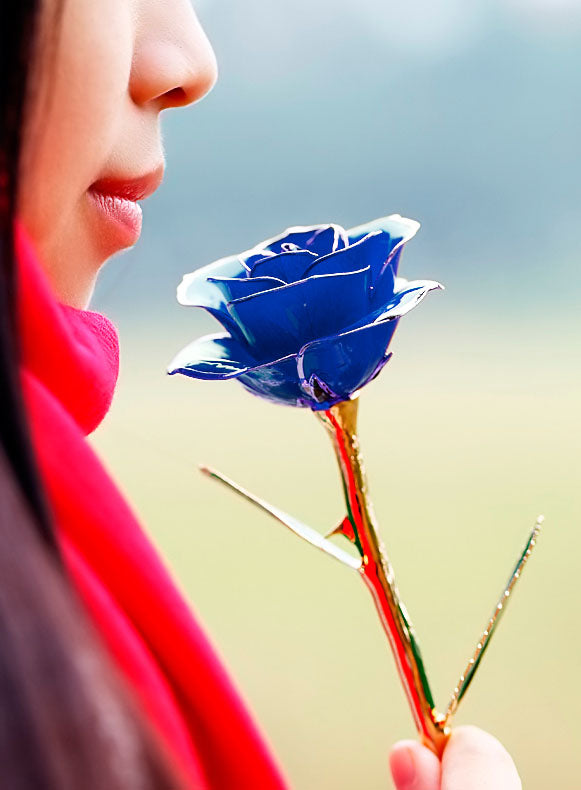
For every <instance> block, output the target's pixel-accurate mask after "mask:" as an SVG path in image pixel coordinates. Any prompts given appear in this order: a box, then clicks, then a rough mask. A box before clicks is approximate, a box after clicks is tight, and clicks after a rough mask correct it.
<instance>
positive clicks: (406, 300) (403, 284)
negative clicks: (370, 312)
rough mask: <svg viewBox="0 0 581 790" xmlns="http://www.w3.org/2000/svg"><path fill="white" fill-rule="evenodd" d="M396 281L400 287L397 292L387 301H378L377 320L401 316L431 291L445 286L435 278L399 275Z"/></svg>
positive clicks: (375, 311)
mask: <svg viewBox="0 0 581 790" xmlns="http://www.w3.org/2000/svg"><path fill="white" fill-rule="evenodd" d="M395 282H396V287H397V288H398V290H397V291H396V293H394V294H393V296H392V297H391V299H389V300H388V301H387V302H386V303H384V304H380V303H378V304H377V309H376V310H374V313H375V314H377V319H376V320H377V321H383V320H384V319H386V318H399V317H400V316H402V315H405V314H406V313H409V311H410V310H413V309H414V307H417V305H419V303H420V302H421V301H422V299H423V298H424V297H425V296H426V294H428V293H429V292H430V291H434V290H436V289H438V288H441V289H443V287H444V286H443V285H440V283H437V282H435V281H434V280H409V281H408V280H404V279H403V278H401V277H398V278H397V279H396V281H395Z"/></svg>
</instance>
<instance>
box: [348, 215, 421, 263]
mask: <svg viewBox="0 0 581 790" xmlns="http://www.w3.org/2000/svg"><path fill="white" fill-rule="evenodd" d="M419 227H420V223H419V222H416V220H414V219H407V218H406V217H401V216H400V215H399V214H390V215H389V216H388V217H380V218H379V219H375V220H373V221H372V222H366V223H365V224H364V225H358V226H357V227H355V228H351V229H350V230H348V231H347V234H348V236H349V242H350V243H351V244H353V243H354V242H357V241H359V240H360V239H362V238H364V237H365V236H367V235H368V234H369V233H374V232H376V231H378V230H379V231H381V232H382V233H384V234H386V235H387V236H388V237H389V239H390V249H389V252H388V259H387V260H388V262H389V263H391V264H392V266H393V270H394V272H395V273H396V274H397V269H398V265H399V259H400V256H401V252H402V250H403V247H404V245H405V244H406V242H408V241H409V240H410V239H411V238H413V237H414V236H415V234H416V233H417V232H418V230H419ZM378 274H379V272H378Z"/></svg>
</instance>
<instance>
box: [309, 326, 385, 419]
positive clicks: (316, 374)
mask: <svg viewBox="0 0 581 790" xmlns="http://www.w3.org/2000/svg"><path fill="white" fill-rule="evenodd" d="M397 324H398V320H397V319H394V320H388V321H379V322H377V323H372V324H366V325H365V326H361V327H358V328H357V329H352V330H350V331H348V332H342V333H341V334H339V335H335V336H334V337H326V338H323V339H322V340H315V341H314V342H312V343H307V344H306V345H305V346H304V347H303V348H302V349H301V350H300V352H299V355H298V362H297V367H298V371H299V377H300V380H301V387H302V389H303V391H304V393H305V394H306V395H307V396H308V397H309V398H310V399H311V401H312V408H314V409H326V408H329V406H331V405H332V404H333V403H338V402H339V401H341V400H347V399H348V398H349V397H351V395H353V393H355V392H357V390H359V389H361V387H363V386H364V385H365V384H367V382H368V381H370V380H371V379H372V378H374V377H375V376H376V375H377V372H378V368H380V366H383V365H384V364H385V361H386V352H387V347H388V346H389V343H390V341H391V338H392V337H393V334H394V332H395V330H396V327H397Z"/></svg>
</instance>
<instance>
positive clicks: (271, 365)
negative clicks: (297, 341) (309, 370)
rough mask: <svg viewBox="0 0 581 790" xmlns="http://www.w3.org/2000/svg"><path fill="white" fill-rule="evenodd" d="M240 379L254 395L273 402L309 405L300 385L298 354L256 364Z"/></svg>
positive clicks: (287, 404) (288, 404)
mask: <svg viewBox="0 0 581 790" xmlns="http://www.w3.org/2000/svg"><path fill="white" fill-rule="evenodd" d="M238 381H240V383H241V384H243V385H244V387H246V389H247V390H249V391H250V392H252V393H253V394H254V395H259V396H260V397H261V398H266V400H269V401H272V402H273V403H281V404H284V405H286V406H306V405H308V404H307V402H306V397H305V394H304V393H303V391H302V390H301V387H300V385H299V377H298V374H297V358H296V354H291V355H289V356H287V357H284V358H282V359H277V360H275V361H274V362H268V363H266V364H264V365H256V366H255V367H253V368H251V369H249V370H248V371H246V372H245V373H243V374H242V375H241V376H240V377H239V379H238Z"/></svg>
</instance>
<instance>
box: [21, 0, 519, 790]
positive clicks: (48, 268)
mask: <svg viewBox="0 0 581 790" xmlns="http://www.w3.org/2000/svg"><path fill="white" fill-rule="evenodd" d="M61 5H62V8H61V9H60V11H61V16H60V18H58V21H57V12H58V11H59V8H60V6H61ZM55 31H57V35H56V36H55ZM35 58H36V61H35V63H34V65H33V79H32V94H31V96H30V99H29V106H28V112H27V119H26V126H25V133H24V144H23V157H22V164H21V178H20V184H21V191H20V195H19V211H18V214H19V218H20V221H21V222H22V224H23V225H24V227H25V229H26V230H27V231H28V234H29V236H30V238H31V240H32V242H33V244H34V246H35V248H36V251H37V253H38V256H39V259H40V262H41V264H42V266H43V268H44V270H45V272H46V274H47V276H48V278H49V281H50V283H51V285H52V287H53V290H54V291H55V294H56V295H57V297H58V298H59V299H60V300H61V301H62V302H64V303H67V304H70V305H72V306H74V307H79V308H84V307H86V306H87V304H88V302H89V300H90V297H91V294H92V292H93V288H94V285H95V281H96V278H97V275H98V273H99V270H100V268H101V267H102V266H103V264H104V263H105V262H106V261H107V260H108V258H110V257H111V255H113V254H114V253H116V252H119V251H120V250H121V249H123V248H125V247H127V246H130V243H133V242H129V241H128V238H127V233H123V232H122V231H121V230H120V228H119V227H117V226H116V225H115V223H111V222H110V221H108V220H107V218H106V217H104V215H103V213H102V212H101V211H99V210H97V209H96V207H95V203H94V200H93V198H92V197H91V193H90V187H91V185H93V184H94V183H95V182H96V181H100V180H102V179H111V178H112V179H116V180H126V179H130V178H134V177H139V176H142V175H144V174H147V173H151V172H153V171H154V170H156V169H157V170H159V168H160V167H163V164H164V154H163V145H162V138H161V132H160V113H161V111H162V110H165V109H167V108H170V107H185V106H187V105H189V104H192V103H194V102H196V101H198V100H199V99H201V98H202V97H203V96H205V95H206V93H207V92H208V91H209V90H210V89H211V88H212V86H213V85H214V83H215V81H216V77H217V67H216V59H215V56H214V52H213V50H212V48H211V46H210V44H209V42H208V40H207V38H206V36H205V34H204V32H203V30H202V28H201V27H200V24H199V22H198V20H197V18H196V16H195V14H194V12H193V10H192V8H191V5H190V3H189V1H188V0H99V1H98V2H95V0H44V8H43V14H42V19H41V25H40V32H39V45H38V47H37V51H36V54H35ZM390 767H391V771H392V775H393V779H394V782H395V786H396V788H397V790H488V788H490V790H492V788H494V790H521V783H520V780H519V778H518V774H517V772H516V768H515V767H514V764H513V762H512V760H511V758H510V756H509V755H508V753H507V752H506V750H505V749H504V748H503V747H502V746H501V744H500V743H499V742H498V741H497V740H496V739H495V738H493V737H492V736H491V735H488V734H487V733H484V732H482V731H481V730H478V729H476V728H474V727H461V728H458V729H457V730H455V731H454V733H453V735H452V737H451V739H450V742H449V744H448V746H447V747H446V750H445V752H444V757H443V760H442V763H441V764H440V762H439V761H438V759H437V758H436V757H435V756H434V755H433V754H432V752H430V751H429V749H426V748H425V747H424V746H421V745H420V744H419V743H416V742H414V741H402V742H401V743H399V744H396V745H395V746H394V748H393V750H392V752H391V755H390Z"/></svg>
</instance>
